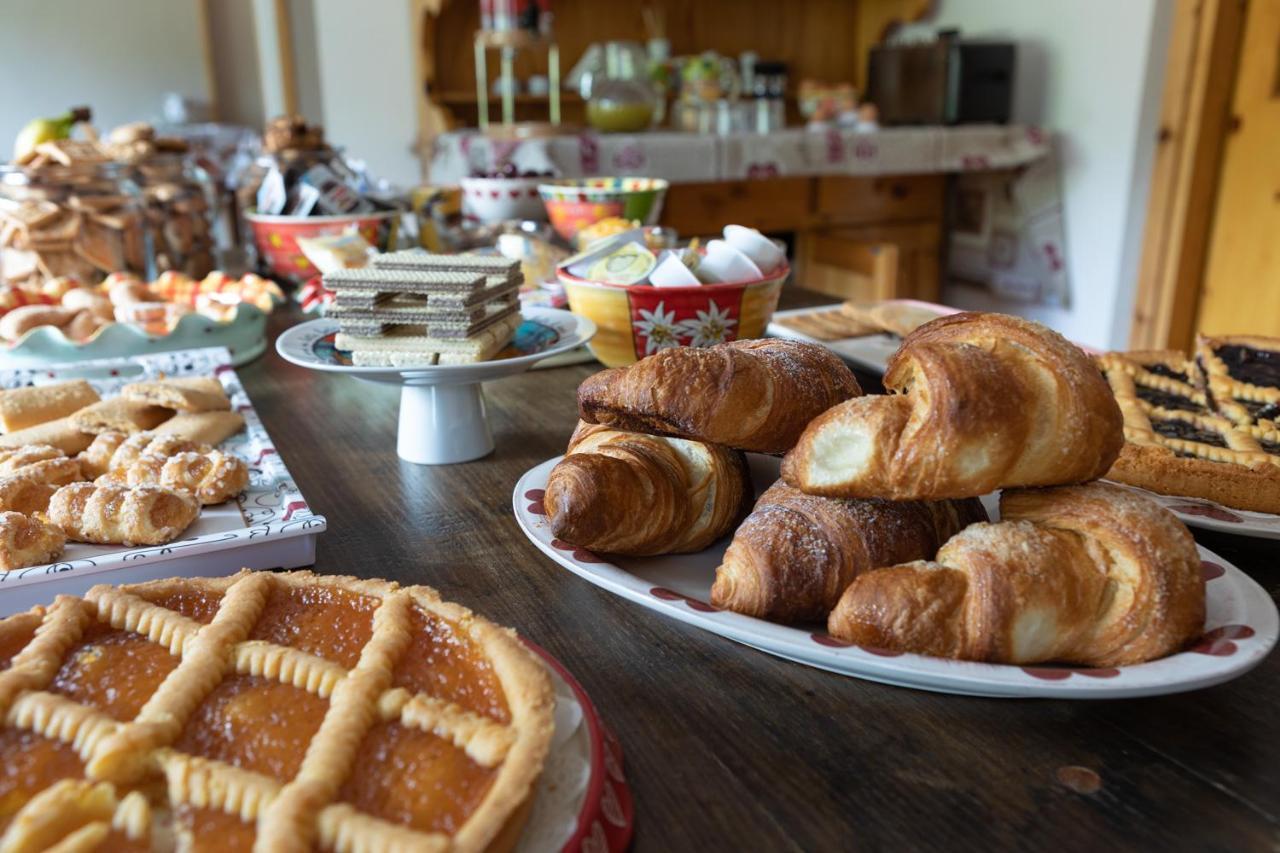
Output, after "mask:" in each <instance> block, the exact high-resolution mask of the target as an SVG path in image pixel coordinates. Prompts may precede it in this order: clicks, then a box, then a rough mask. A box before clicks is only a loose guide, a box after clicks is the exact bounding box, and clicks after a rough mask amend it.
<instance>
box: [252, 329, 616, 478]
mask: <svg viewBox="0 0 1280 853" xmlns="http://www.w3.org/2000/svg"><path fill="white" fill-rule="evenodd" d="M523 313H524V323H522V324H521V326H520V328H519V330H518V331H517V332H516V339H515V341H514V343H513V344H512V345H511V346H510V347H508V348H507V349H506V350H504V351H503V356H504V357H500V358H496V359H494V360H492V361H481V362H476V363H475V364H448V365H433V366H429V367H357V366H355V365H353V364H351V363H350V359H348V358H347V356H346V354H345V353H343V352H342V351H341V350H338V349H336V348H335V347H334V345H333V339H334V335H336V334H337V331H338V324H337V322H336V321H334V320H328V319H323V318H322V319H319V320H309V321H307V322H305V323H300V324H299V325H297V326H294V327H293V328H291V329H288V330H286V331H285V332H284V333H283V334H281V335H280V337H279V338H277V339H276V350H277V351H278V352H279V353H280V357H281V358H283V359H284V360H285V361H288V362H291V363H292V364H296V365H298V366H299V367H306V368H309V369H311V370H322V371H325V372H328V373H341V374H343V375H346V376H352V377H355V378H356V379H362V380H364V381H366V382H380V383H383V384H390V385H399V386H401V388H400V426H399V430H398V432H397V436H396V452H397V453H398V454H399V456H400V458H401V459H404V460H405V461H407V462H414V463H416V464H419V465H451V464H454V463H457V462H470V461H472V460H473V459H479V458H481V457H482V456H487V455H488V454H489V453H491V452H492V451H493V446H494V445H493V432H492V430H490V428H489V418H488V413H487V412H486V411H485V404H484V390H483V388H482V383H484V382H487V381H488V380H490V379H501V378H502V377H504V376H511V375H513V374H516V373H523V372H524V371H526V370H528V369H529V368H530V367H532V366H533V365H534V364H536V363H537V362H539V361H541V360H542V359H544V358H549V357H551V356H553V355H557V354H560V353H564V352H568V351H569V350H572V349H574V348H576V347H579V346H581V345H583V344H585V343H586V342H587V341H589V340H591V337H592V336H593V335H594V334H595V332H596V326H595V324H594V323H592V322H591V321H590V320H588V319H587V318H585V317H579V316H578V315H576V314H571V313H569V312H568V311H561V310H558V309H555V308H539V307H529V308H525V309H524V311H523Z"/></svg>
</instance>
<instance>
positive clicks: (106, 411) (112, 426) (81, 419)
mask: <svg viewBox="0 0 1280 853" xmlns="http://www.w3.org/2000/svg"><path fill="white" fill-rule="evenodd" d="M172 416H173V412H171V411H170V410H168V409H163V408H161V407H159V406H152V405H149V404H147V403H138V402H135V401H134V400H126V399H125V398H123V397H112V398H111V399H110V400H103V401H102V402H101V403H94V404H93V405H92V406H89V407H87V408H84V409H81V410H80V411H78V412H76V413H75V414H74V415H72V416H71V422H72V423H73V424H75V425H76V427H77V428H78V429H79V430H80V431H81V432H87V433H90V434H91V435H97V434H98V433H100V432H123V433H129V434H133V433H135V432H142V431H144V430H149V429H153V428H155V427H158V426H159V425H160V424H162V423H164V422H165V421H167V420H169V418H170V417H172Z"/></svg>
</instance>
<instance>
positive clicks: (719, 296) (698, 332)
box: [557, 263, 791, 367]
mask: <svg viewBox="0 0 1280 853" xmlns="http://www.w3.org/2000/svg"><path fill="white" fill-rule="evenodd" d="M557 273H558V275H559V278H560V283H561V284H563V285H564V289H565V295H566V296H568V298H569V310H570V311H573V312H574V313H575V314H581V315H582V316H584V317H587V318H589V319H590V320H592V321H593V322H594V323H595V324H596V329H597V331H596V336H595V337H594V338H592V339H591V342H590V343H589V344H588V346H589V347H590V349H591V353H592V354H593V355H594V356H595V357H596V358H598V359H599V360H600V361H601V362H603V363H604V364H605V365H606V366H608V367H621V366H622V365H624V364H631V363H633V362H635V361H638V360H640V359H642V358H644V357H645V356H647V355H652V354H653V353H655V352H657V351H658V350H662V349H667V348H668V347H677V346H692V347H709V346H711V345H713V344H719V343H724V342H725V341H733V340H739V339H743V340H745V339H748V338H759V337H762V336H763V335H764V330H765V327H766V326H768V325H769V320H770V319H772V317H773V312H774V309H776V308H777V307H778V296H779V294H780V293H781V292H782V285H783V282H785V281H786V280H787V276H789V275H790V274H791V267H790V265H788V264H786V263H784V264H783V265H782V266H781V267H779V268H778V269H775V270H772V271H770V272H768V273H766V274H765V275H764V276H763V277H760V278H756V279H752V280H750V281H737V282H725V283H720V284H691V285H685V286H680V287H654V286H653V285H649V284H631V285H620V284H606V283H604V282H600V281H591V280H590V279H586V278H583V277H581V276H577V275H574V274H573V273H571V272H569V271H568V270H567V269H564V268H561V269H559V270H558V271H557Z"/></svg>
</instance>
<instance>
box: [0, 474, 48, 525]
mask: <svg viewBox="0 0 1280 853" xmlns="http://www.w3.org/2000/svg"><path fill="white" fill-rule="evenodd" d="M57 490H58V487H57V486H55V485H53V484H52V483H46V482H44V481H43V480H39V479H37V478H35V477H30V476H28V475H26V474H23V473H16V474H4V475H0V510H2V511H4V512H20V513H22V514H23V515H33V514H35V513H37V512H44V511H45V510H47V509H48V508H49V498H51V497H53V493H54V492H56V491H57Z"/></svg>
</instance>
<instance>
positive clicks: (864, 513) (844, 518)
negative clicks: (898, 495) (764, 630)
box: [711, 480, 987, 622]
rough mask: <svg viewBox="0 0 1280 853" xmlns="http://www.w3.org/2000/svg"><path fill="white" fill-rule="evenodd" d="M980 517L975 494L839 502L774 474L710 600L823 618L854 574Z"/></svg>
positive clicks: (797, 617)
mask: <svg viewBox="0 0 1280 853" xmlns="http://www.w3.org/2000/svg"><path fill="white" fill-rule="evenodd" d="M986 520H987V514H986V512H985V511H984V510H983V509H982V504H981V502H979V501H978V500H977V499H976V498H969V499H967V500H964V501H954V502H953V501H901V502H895V501H884V500H877V499H874V498H873V499H866V500H853V501H846V500H837V499H834V498H821V497H816V496H814V495H806V494H805V493H804V492H801V491H800V490H798V489H795V488H792V487H791V486H788V485H787V484H786V483H784V482H782V481H781V480H780V481H778V482H776V483H774V484H773V485H772V486H770V487H769V489H768V490H767V491H766V492H765V493H764V494H763V495H761V496H760V499H759V500H758V501H756V505H755V508H754V509H752V510H751V514H750V515H749V516H747V519H746V521H744V522H742V525H741V526H740V527H739V528H738V531H737V533H735V534H734V535H733V542H731V543H730V544H729V549H728V550H727V551H726V552H725V555H724V562H722V563H721V564H720V567H719V568H717V569H716V580H715V584H714V585H713V586H712V587H711V603H712V604H714V605H715V606H717V607H720V608H723V609H725V610H733V611H736V612H738V613H744V614H746V615H748V616H756V617H759V618H762V619H769V620H771V621H774V622H804V621H816V620H825V619H826V617H827V614H828V613H830V612H831V608H833V607H835V606H836V602H837V601H839V600H840V594H841V593H843V592H844V591H845V588H846V587H848V586H849V584H850V583H852V582H853V579H854V578H855V577H857V576H858V575H861V574H863V573H864V572H868V571H871V570H872V569H875V568H878V567H880V566H891V565H893V564H895V563H902V562H907V561H908V560H919V559H929V558H932V557H933V555H934V554H935V553H936V552H937V550H938V546H939V545H941V544H942V543H943V542H946V541H947V540H948V539H949V538H951V536H952V535H954V534H955V533H957V532H958V531H960V530H961V529H962V528H964V527H965V526H966V525H968V524H971V523H973V522H976V521H986Z"/></svg>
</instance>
